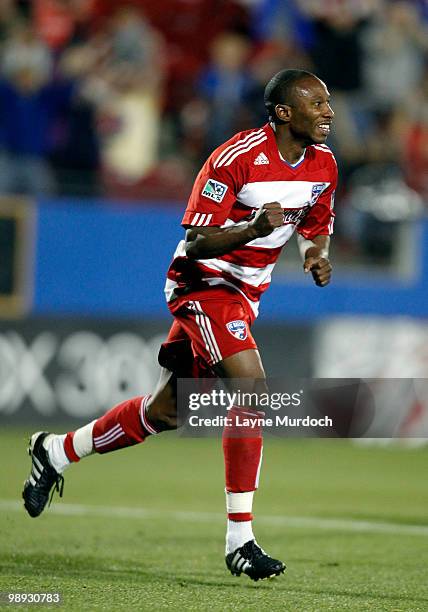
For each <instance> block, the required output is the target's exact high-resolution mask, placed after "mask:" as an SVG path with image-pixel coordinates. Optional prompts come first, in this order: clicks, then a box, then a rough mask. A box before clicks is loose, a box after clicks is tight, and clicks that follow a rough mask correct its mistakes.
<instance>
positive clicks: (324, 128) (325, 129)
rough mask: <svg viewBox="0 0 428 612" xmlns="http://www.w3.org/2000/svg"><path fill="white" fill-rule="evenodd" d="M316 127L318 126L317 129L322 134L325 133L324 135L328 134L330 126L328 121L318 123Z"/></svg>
mask: <svg viewBox="0 0 428 612" xmlns="http://www.w3.org/2000/svg"><path fill="white" fill-rule="evenodd" d="M317 127H318V129H319V131H320V132H322V133H323V134H325V135H326V136H328V134H330V128H331V124H330V123H320V124H319V125H318V126H317Z"/></svg>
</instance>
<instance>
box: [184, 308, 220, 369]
mask: <svg viewBox="0 0 428 612" xmlns="http://www.w3.org/2000/svg"><path fill="white" fill-rule="evenodd" d="M189 303H190V304H191V305H192V309H193V311H194V312H195V319H196V324H197V325H198V327H199V331H200V332H201V337H202V340H203V341H204V344H205V348H206V349H207V352H208V354H209V355H210V357H211V360H212V362H213V363H214V362H215V361H216V355H215V353H214V352H213V347H212V346H211V345H210V342H209V338H207V335H206V332H205V328H204V327H203V325H202V318H201V315H200V314H199V309H198V307H197V305H196V302H193V301H191V300H189Z"/></svg>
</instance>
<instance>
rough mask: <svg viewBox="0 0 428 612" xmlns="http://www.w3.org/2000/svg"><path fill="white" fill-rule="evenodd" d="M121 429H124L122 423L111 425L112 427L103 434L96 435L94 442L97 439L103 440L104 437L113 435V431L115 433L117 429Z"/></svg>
mask: <svg viewBox="0 0 428 612" xmlns="http://www.w3.org/2000/svg"><path fill="white" fill-rule="evenodd" d="M119 429H122V427H121V426H120V423H116V425H115V426H114V427H111V428H110V429H108V430H107V431H106V432H105V433H103V434H102V435H101V436H97V437H94V442H95V440H102V439H103V438H106V437H108V436H109V435H111V434H112V433H114V432H115V431H117V430H119Z"/></svg>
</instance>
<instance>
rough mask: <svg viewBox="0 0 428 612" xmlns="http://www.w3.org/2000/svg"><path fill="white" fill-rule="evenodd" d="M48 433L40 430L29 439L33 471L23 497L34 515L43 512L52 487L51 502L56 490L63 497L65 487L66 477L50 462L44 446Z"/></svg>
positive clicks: (27, 507)
mask: <svg viewBox="0 0 428 612" xmlns="http://www.w3.org/2000/svg"><path fill="white" fill-rule="evenodd" d="M48 435H49V434H48V432H46V431H38V432H37V433H35V434H33V435H32V436H31V438H30V440H29V447H28V454H29V455H30V457H31V472H30V476H29V477H28V478H27V480H26V481H25V483H24V490H23V491H22V497H23V499H24V507H25V509H26V510H27V512H28V514H29V515H30V516H32V517H36V516H39V515H40V514H41V513H42V512H43V510H44V509H45V506H46V504H47V502H48V500H49V493H50V491H51V489H52V487H55V488H54V489H52V495H51V499H50V502H51V501H52V497H53V494H54V492H55V491H58V493H59V496H60V497H62V492H63V489H64V478H63V476H62V475H61V474H58V472H57V471H56V470H55V469H54V468H53V467H52V465H51V464H50V461H49V457H48V453H47V451H46V449H45V447H44V446H43V441H44V439H45V438H46V436H48ZM50 502H49V505H50Z"/></svg>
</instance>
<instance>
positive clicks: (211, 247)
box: [186, 223, 257, 259]
mask: <svg viewBox="0 0 428 612" xmlns="http://www.w3.org/2000/svg"><path fill="white" fill-rule="evenodd" d="M207 229H208V228H204V230H205V231H204V232H202V231H200V230H199V228H198V229H196V228H195V229H191V230H188V233H187V235H186V255H187V256H188V257H190V258H191V259H210V258H211V257H219V256H221V255H225V254H226V253H230V251H233V249H236V248H237V247H240V246H242V245H244V244H247V242H251V240H254V239H255V238H257V230H256V229H255V228H254V227H253V226H252V225H251V224H250V223H245V224H242V225H232V226H231V227H222V228H220V227H215V228H214V227H213V228H210V231H209V232H207Z"/></svg>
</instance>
